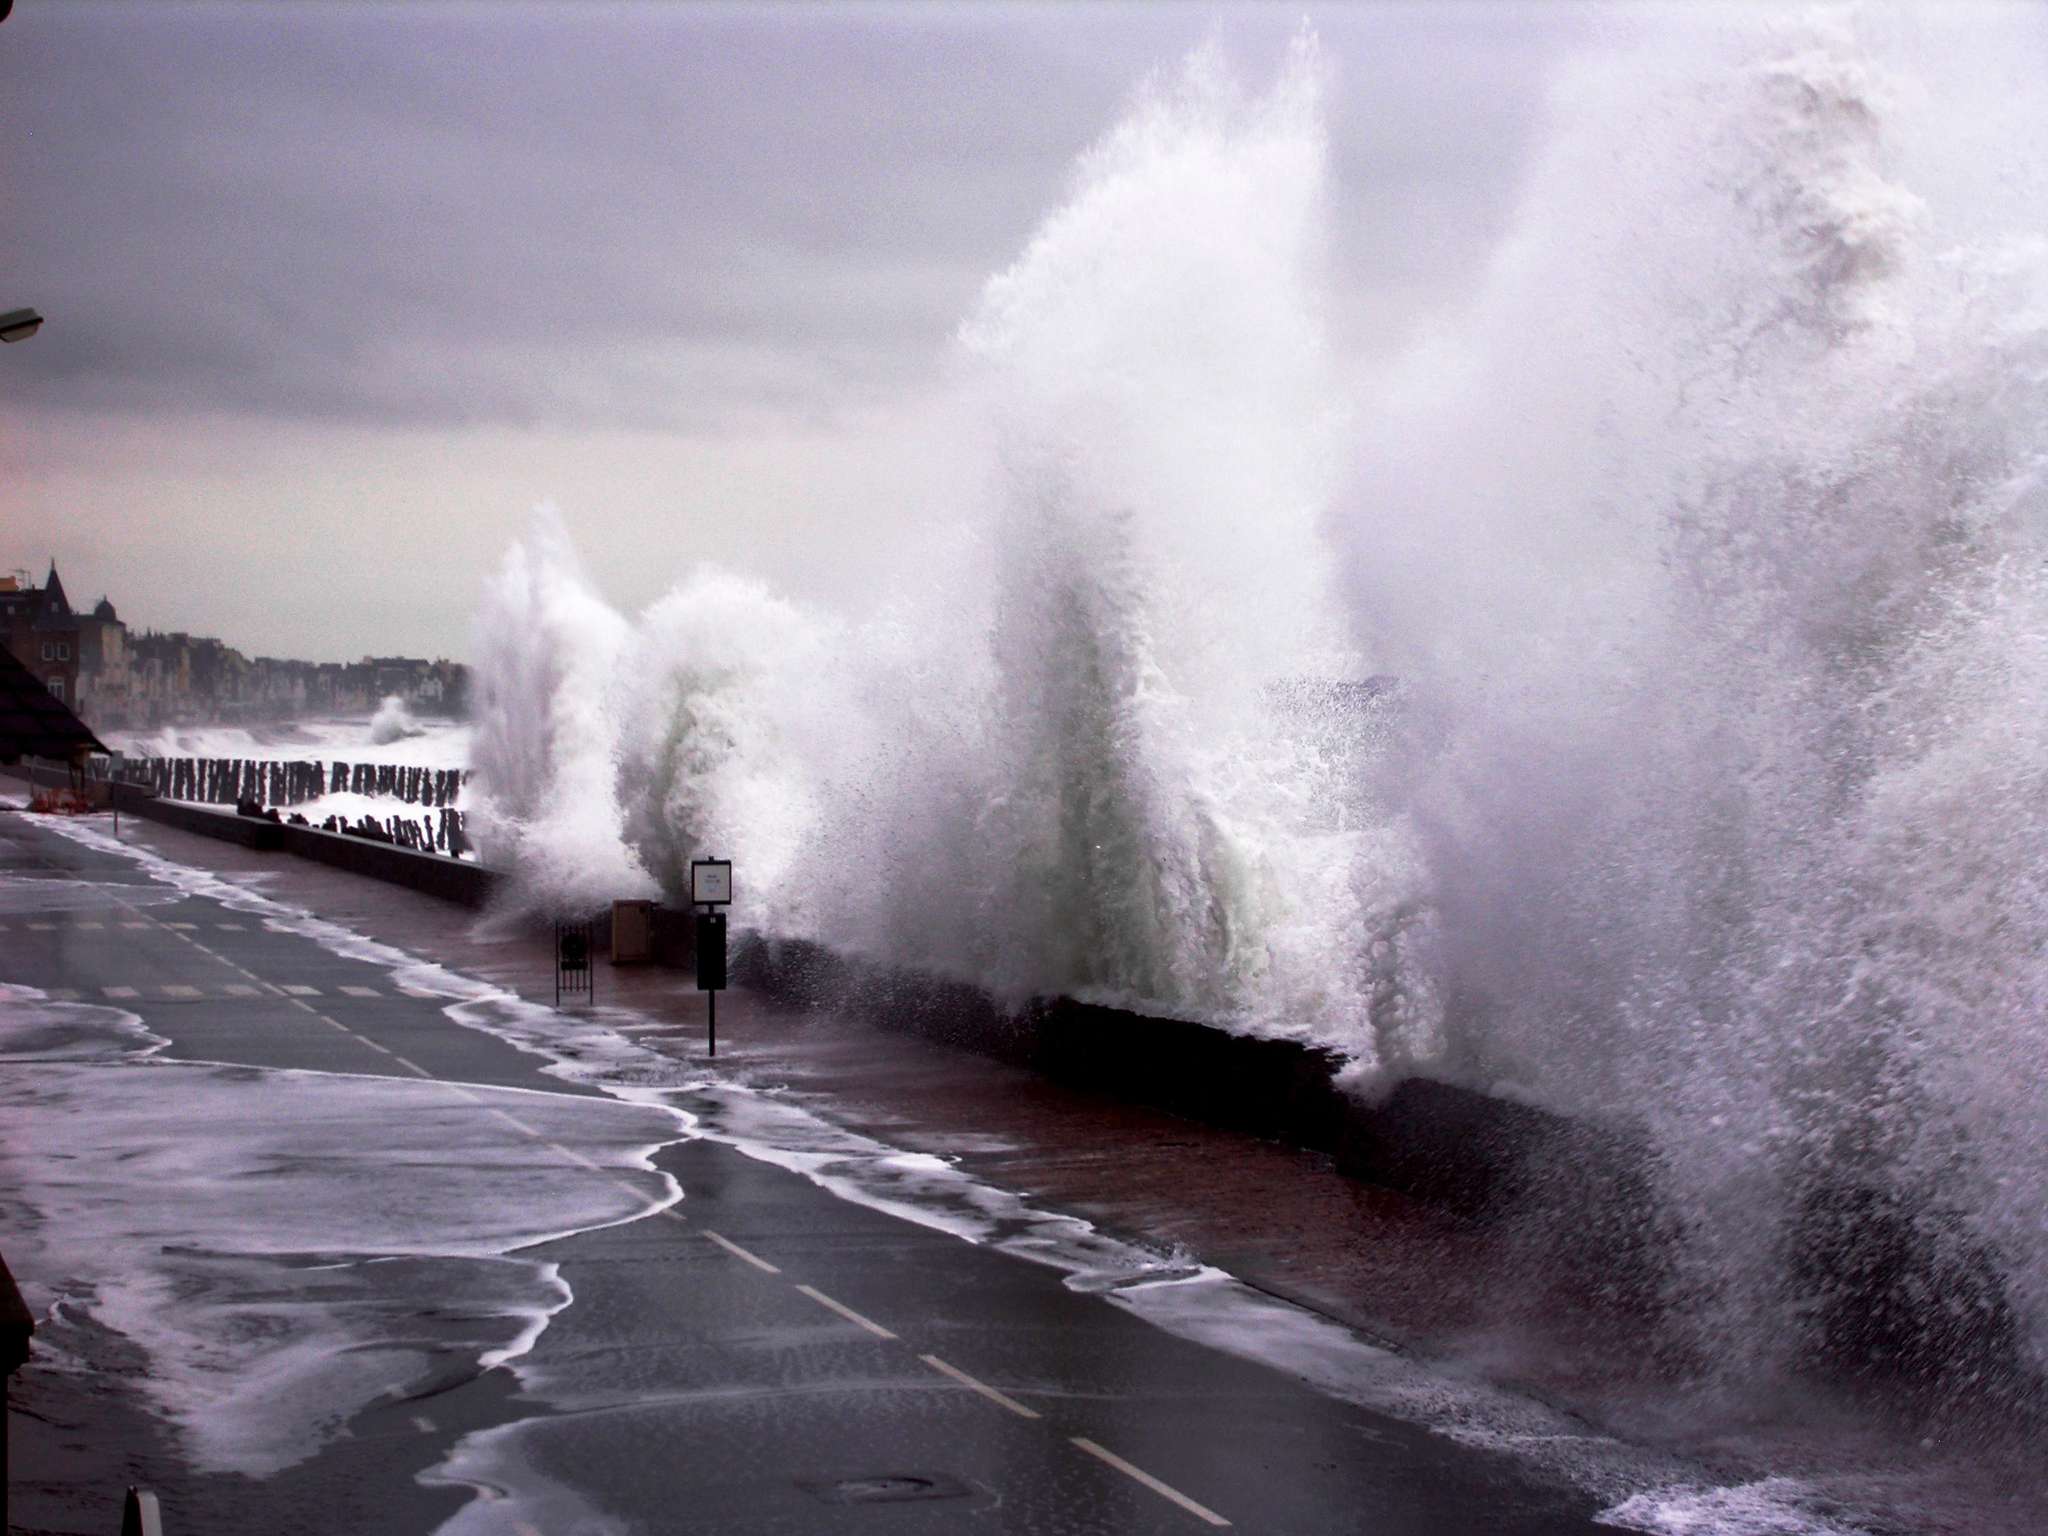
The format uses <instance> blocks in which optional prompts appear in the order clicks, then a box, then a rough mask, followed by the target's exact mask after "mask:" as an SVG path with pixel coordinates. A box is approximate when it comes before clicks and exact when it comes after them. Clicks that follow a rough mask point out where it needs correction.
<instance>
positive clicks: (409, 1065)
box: [390, 1051, 434, 1077]
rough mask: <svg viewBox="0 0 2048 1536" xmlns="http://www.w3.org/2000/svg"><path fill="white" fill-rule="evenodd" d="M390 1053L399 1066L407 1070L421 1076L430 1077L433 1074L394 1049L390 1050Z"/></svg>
mask: <svg viewBox="0 0 2048 1536" xmlns="http://www.w3.org/2000/svg"><path fill="white" fill-rule="evenodd" d="M390 1055H391V1059H392V1060H393V1061H395V1062H397V1063H398V1064H399V1065H400V1066H401V1067H404V1068H405V1069H406V1071H408V1072H417V1073H418V1074H419V1075H420V1076H421V1077H432V1076H433V1075H434V1074H433V1073H431V1072H429V1071H428V1070H427V1069H426V1068H425V1067H423V1066H421V1065H420V1064H419V1063H418V1062H416V1061H407V1060H406V1059H405V1058H404V1057H403V1056H401V1055H399V1054H398V1052H396V1051H393V1052H391V1053H390Z"/></svg>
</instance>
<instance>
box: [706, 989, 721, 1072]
mask: <svg viewBox="0 0 2048 1536" xmlns="http://www.w3.org/2000/svg"><path fill="white" fill-rule="evenodd" d="M704 996H705V999H706V1001H707V1002H708V1003H709V1005H710V1008H711V1013H710V1020H711V1054H712V1055H713V1056H716V1055H717V1054H718V994H717V993H716V992H706V993H705V994H704Z"/></svg>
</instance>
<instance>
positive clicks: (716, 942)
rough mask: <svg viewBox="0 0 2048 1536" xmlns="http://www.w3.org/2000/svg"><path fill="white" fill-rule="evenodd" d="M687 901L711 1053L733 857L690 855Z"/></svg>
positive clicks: (715, 1035)
mask: <svg viewBox="0 0 2048 1536" xmlns="http://www.w3.org/2000/svg"><path fill="white" fill-rule="evenodd" d="M690 901H691V903H692V905H694V906H697V907H700V908H702V910H701V911H699V912H698V914H697V990H698V991H699V992H702V993H703V994H704V997H705V1008H706V1009H707V1011H708V1012H707V1028H708V1033H709V1035H710V1041H711V1054H712V1055H713V1056H716V1055H717V1054H718V994H719V993H720V992H722V991H724V990H725V913H724V912H723V911H721V910H720V908H723V907H729V906H731V905H732V860H731V859H692V860H691V861H690Z"/></svg>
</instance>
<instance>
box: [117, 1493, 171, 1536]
mask: <svg viewBox="0 0 2048 1536" xmlns="http://www.w3.org/2000/svg"><path fill="white" fill-rule="evenodd" d="M121 1536H164V1517H163V1514H162V1512H161V1511H159V1510H158V1509H157V1507H156V1495H155V1494H153V1493H151V1492H150V1491H149V1490H148V1489H147V1488H137V1487H136V1486H135V1485H134V1484H133V1483H131V1484H129V1485H128V1499H127V1502H126V1503H124V1504H123V1505H122V1506H121Z"/></svg>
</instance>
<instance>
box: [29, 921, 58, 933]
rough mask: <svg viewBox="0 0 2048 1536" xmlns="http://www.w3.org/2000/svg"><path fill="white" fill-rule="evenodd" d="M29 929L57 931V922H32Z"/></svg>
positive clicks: (34, 930) (30, 930)
mask: <svg viewBox="0 0 2048 1536" xmlns="http://www.w3.org/2000/svg"><path fill="white" fill-rule="evenodd" d="M28 929H29V932H30V933H55V932H56V931H57V925H56V924H55V923H30V924H29V925H28Z"/></svg>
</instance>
